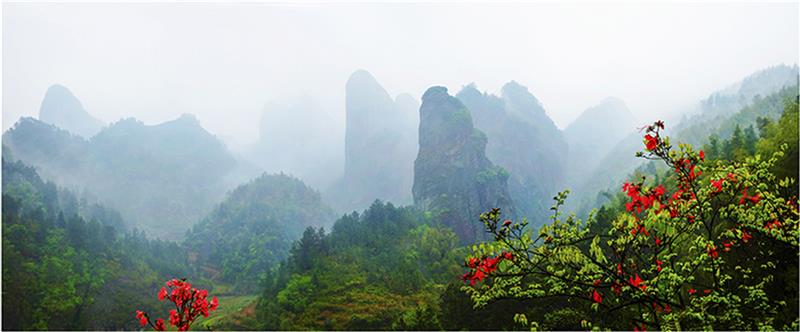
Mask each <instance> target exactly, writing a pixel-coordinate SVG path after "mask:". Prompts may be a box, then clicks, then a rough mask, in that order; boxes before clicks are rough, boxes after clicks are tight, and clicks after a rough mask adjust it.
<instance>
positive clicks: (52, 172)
mask: <svg viewBox="0 0 800 332" xmlns="http://www.w3.org/2000/svg"><path fill="white" fill-rule="evenodd" d="M3 142H4V144H5V145H6V146H7V148H8V150H10V151H11V153H12V155H13V156H14V158H16V159H18V160H21V161H23V162H25V163H28V164H30V165H33V166H35V167H36V168H37V169H38V170H39V172H40V173H41V174H42V176H43V177H45V178H46V179H49V180H52V181H54V182H55V183H57V184H59V185H61V186H64V187H67V188H70V189H72V190H74V191H77V192H81V193H84V194H85V195H90V196H91V195H93V196H95V197H96V199H97V200H98V201H99V202H101V203H103V204H105V205H108V206H109V207H111V208H114V209H116V210H118V211H119V212H120V213H121V214H122V215H123V217H124V218H125V219H126V220H127V221H129V222H130V223H132V225H129V226H135V227H138V228H141V229H143V230H145V231H146V232H147V233H149V234H150V235H153V236H157V237H160V238H176V237H179V236H180V235H182V234H183V232H184V231H186V230H187V229H188V228H189V226H190V225H191V224H193V223H194V222H196V221H197V220H199V219H200V218H202V217H203V216H204V215H205V214H206V213H207V212H208V211H210V210H211V208H212V207H213V205H214V203H216V202H218V201H219V200H220V199H221V198H222V197H223V195H224V193H225V190H227V188H229V187H232V186H231V184H230V183H229V177H231V175H232V174H233V173H234V172H235V171H236V162H235V160H234V159H233V157H232V156H231V154H230V153H229V152H228V150H227V148H226V147H225V145H224V144H223V143H222V142H221V141H219V140H218V139H217V138H216V137H215V136H214V135H211V134H210V133H208V132H207V131H206V130H205V129H203V128H202V127H201V126H200V124H199V123H198V121H197V119H195V118H194V117H193V116H191V115H183V116H181V117H180V118H178V119H176V120H173V121H168V122H165V123H162V124H158V125H153V126H149V125H145V124H144V123H142V122H140V121H137V120H135V119H132V118H131V119H124V120H121V121H118V122H116V123H113V124H111V125H110V126H108V127H106V128H105V129H103V130H102V131H101V132H99V133H98V134H97V135H95V136H94V137H92V138H91V139H90V140H85V139H83V138H81V137H79V136H75V135H71V134H70V133H68V132H66V131H64V130H61V129H59V128H57V127H55V126H52V125H48V124H46V123H43V122H41V121H39V120H35V119H32V118H22V119H20V121H19V122H17V124H15V126H14V127H13V128H11V129H9V130H8V131H7V132H6V133H5V134H3Z"/></svg>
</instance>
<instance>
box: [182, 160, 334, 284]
mask: <svg viewBox="0 0 800 332" xmlns="http://www.w3.org/2000/svg"><path fill="white" fill-rule="evenodd" d="M333 220H334V214H333V210H331V208H329V207H328V206H327V205H325V204H324V203H323V202H322V199H321V197H320V194H319V192H317V191H316V190H314V189H311V188H310V187H308V186H307V185H305V183H303V182H302V181H301V180H299V179H297V178H294V177H291V176H288V175H285V174H278V175H267V174H264V175H262V176H260V177H258V178H256V179H254V180H252V181H250V182H249V183H246V184H243V185H240V186H239V187H237V188H236V189H234V190H233V191H231V192H230V193H229V194H228V196H227V198H226V199H225V200H224V201H222V203H220V204H219V205H218V206H217V207H216V208H215V209H214V210H213V211H212V212H211V213H210V214H209V215H208V216H206V217H205V218H204V219H203V220H202V221H201V222H200V223H198V224H196V225H195V226H194V227H193V228H192V230H191V232H189V233H188V234H187V236H186V239H187V240H186V243H185V244H186V246H187V247H188V248H190V249H191V250H192V251H194V252H195V253H196V254H197V262H196V264H200V265H204V266H209V267H212V268H215V269H219V270H220V277H221V278H222V280H225V281H227V282H231V283H233V284H235V285H237V287H238V288H239V289H238V290H239V291H248V290H249V291H254V290H255V289H256V288H257V286H258V282H259V278H258V276H260V275H261V274H263V273H265V272H267V270H268V269H270V268H271V267H272V266H274V265H275V264H276V263H278V262H280V261H282V260H284V259H285V258H286V257H287V255H288V253H289V249H290V248H291V245H292V243H293V241H294V239H297V238H299V237H300V235H301V234H302V233H303V230H304V229H305V228H307V227H312V226H313V227H322V226H330V225H331V224H332V223H333Z"/></svg>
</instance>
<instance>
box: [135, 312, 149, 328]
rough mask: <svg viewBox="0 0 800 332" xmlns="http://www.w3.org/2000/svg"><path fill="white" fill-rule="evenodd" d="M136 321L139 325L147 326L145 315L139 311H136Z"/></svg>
mask: <svg viewBox="0 0 800 332" xmlns="http://www.w3.org/2000/svg"><path fill="white" fill-rule="evenodd" d="M136 319H138V320H139V324H140V325H142V326H145V325H147V314H145V313H144V312H142V311H141V310H136Z"/></svg>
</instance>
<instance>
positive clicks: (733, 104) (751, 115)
mask: <svg viewBox="0 0 800 332" xmlns="http://www.w3.org/2000/svg"><path fill="white" fill-rule="evenodd" d="M797 80H798V67H797V66H796V65H795V66H786V65H779V66H775V67H770V68H767V69H764V70H761V71H757V72H755V73H753V74H751V75H748V76H747V77H745V78H743V79H742V80H741V81H739V82H736V83H734V84H731V85H730V86H728V87H727V88H724V89H721V90H719V91H716V92H714V93H712V94H711V95H709V96H708V97H707V98H705V99H703V100H702V101H700V102H699V103H698V105H697V106H696V108H695V109H693V110H691V111H688V112H687V113H685V115H684V118H683V120H681V121H680V122H678V123H673V124H671V125H670V124H669V123H668V124H667V135H669V136H671V138H672V140H673V141H674V142H684V143H688V144H692V145H694V146H695V148H701V147H702V145H703V144H704V143H706V142H707V140H708V138H709V136H710V135H713V136H715V137H718V138H723V139H724V138H726V137H728V136H729V135H730V134H731V133H732V132H733V130H734V128H735V127H736V126H737V125H739V126H740V127H743V128H744V127H747V126H751V125H756V122H757V118H758V117H764V118H768V119H772V120H775V119H777V118H779V117H780V114H782V112H783V100H784V99H785V97H786V96H788V95H789V94H791V92H793V91H796V89H797V88H796V86H797V85H796V84H797ZM776 95H780V96H776ZM645 124H646V123H642V124H641V125H645ZM643 147H644V146H643V143H642V135H641V134H640V133H638V132H635V133H631V134H629V135H628V136H626V137H625V138H623V139H622V140H621V141H620V142H619V143H617V144H616V145H615V146H614V148H612V149H611V150H610V151H609V152H608V153H607V154H606V155H605V156H604V157H603V158H602V159H600V162H599V165H600V166H599V167H597V168H596V169H595V170H594V171H593V172H591V174H590V175H589V176H587V177H586V179H587V180H586V181H585V182H584V183H583V184H578V185H576V186H575V188H574V189H575V190H573V193H575V194H574V195H573V197H571V198H570V200H568V201H567V202H568V207H573V208H575V209H578V210H580V211H588V210H589V209H591V207H594V206H599V204H602V203H603V202H605V198H602V197H601V196H603V195H602V194H600V196H598V193H600V192H603V191H606V190H610V191H611V192H616V191H617V190H619V188H615V187H616V186H618V185H619V183H621V182H622V181H624V180H625V179H626V178H627V177H628V176H629V175H630V174H631V173H632V172H633V171H634V170H636V169H637V168H638V167H640V166H642V164H644V161H643V160H642V159H641V158H636V157H635V156H634V155H633V154H634V153H635V152H636V151H640V150H642V148H643Z"/></svg>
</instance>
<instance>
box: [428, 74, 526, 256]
mask: <svg viewBox="0 0 800 332" xmlns="http://www.w3.org/2000/svg"><path fill="white" fill-rule="evenodd" d="M419 112H420V113H419V114H420V124H419V154H418V155H417V159H416V160H415V161H414V186H413V188H412V192H413V194H414V204H416V205H417V206H418V207H419V208H421V209H422V210H425V211H433V212H435V213H437V214H438V215H439V217H440V218H441V221H442V223H443V224H444V225H445V226H448V227H450V228H452V229H453V230H454V231H455V233H456V235H458V236H459V237H460V238H461V240H462V241H464V242H467V243H469V242H473V241H475V240H477V239H480V238H482V237H483V235H482V234H484V233H483V225H482V224H481V223H480V222H479V221H478V216H479V215H480V214H481V213H483V212H487V211H489V210H490V209H492V208H501V209H502V211H503V213H505V214H506V215H509V216H513V215H514V212H515V211H514V209H513V207H512V202H511V198H510V196H509V193H508V176H509V175H508V172H507V171H506V170H505V169H503V168H502V167H500V166H496V165H494V164H493V163H492V162H491V161H489V159H488V158H487V157H486V143H487V138H486V135H485V134H484V133H483V132H481V131H480V130H478V129H476V128H475V127H474V126H473V124H472V116H471V115H470V111H469V109H467V108H466V106H464V104H463V103H461V101H459V100H458V99H456V98H454V97H452V96H450V95H449V94H448V93H447V88H444V87H439V86H436V87H431V88H429V89H428V90H427V91H426V92H425V94H424V95H423V97H422V106H421V107H420V110H419Z"/></svg>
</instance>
